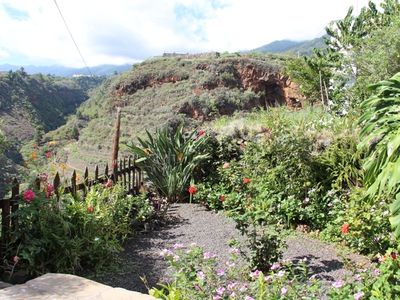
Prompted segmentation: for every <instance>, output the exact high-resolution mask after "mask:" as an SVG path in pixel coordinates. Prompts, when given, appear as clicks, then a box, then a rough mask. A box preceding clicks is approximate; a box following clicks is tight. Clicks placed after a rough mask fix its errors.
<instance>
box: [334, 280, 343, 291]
mask: <svg viewBox="0 0 400 300" xmlns="http://www.w3.org/2000/svg"><path fill="white" fill-rule="evenodd" d="M332 286H333V287H334V288H337V289H340V288H341V287H342V286H344V282H343V280H338V281H335V282H334V283H332Z"/></svg>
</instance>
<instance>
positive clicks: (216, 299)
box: [213, 295, 222, 300]
mask: <svg viewBox="0 0 400 300" xmlns="http://www.w3.org/2000/svg"><path fill="white" fill-rule="evenodd" d="M221 299H222V298H221V296H218V295H215V296H213V300H221Z"/></svg>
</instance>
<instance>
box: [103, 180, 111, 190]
mask: <svg viewBox="0 0 400 300" xmlns="http://www.w3.org/2000/svg"><path fill="white" fill-rule="evenodd" d="M112 186H113V181H112V180H111V179H108V180H107V182H106V183H105V184H104V187H106V188H111V187H112Z"/></svg>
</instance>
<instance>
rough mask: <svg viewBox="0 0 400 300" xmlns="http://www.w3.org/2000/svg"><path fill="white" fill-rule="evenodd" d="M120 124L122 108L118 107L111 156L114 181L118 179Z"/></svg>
mask: <svg viewBox="0 0 400 300" xmlns="http://www.w3.org/2000/svg"><path fill="white" fill-rule="evenodd" d="M120 125H121V108H120V107H117V120H116V121H115V136H114V145H113V153H112V158H111V167H112V171H113V178H112V180H113V181H114V183H116V182H117V181H118V174H117V172H118V151H119V135H120Z"/></svg>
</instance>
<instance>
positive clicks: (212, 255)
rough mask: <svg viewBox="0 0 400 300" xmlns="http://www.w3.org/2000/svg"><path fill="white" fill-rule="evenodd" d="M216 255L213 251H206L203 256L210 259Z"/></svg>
mask: <svg viewBox="0 0 400 300" xmlns="http://www.w3.org/2000/svg"><path fill="white" fill-rule="evenodd" d="M214 257H215V255H214V254H212V253H211V252H204V255H203V258H204V259H210V258H214Z"/></svg>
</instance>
